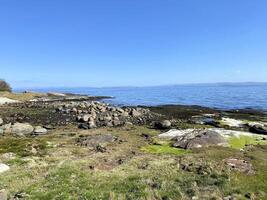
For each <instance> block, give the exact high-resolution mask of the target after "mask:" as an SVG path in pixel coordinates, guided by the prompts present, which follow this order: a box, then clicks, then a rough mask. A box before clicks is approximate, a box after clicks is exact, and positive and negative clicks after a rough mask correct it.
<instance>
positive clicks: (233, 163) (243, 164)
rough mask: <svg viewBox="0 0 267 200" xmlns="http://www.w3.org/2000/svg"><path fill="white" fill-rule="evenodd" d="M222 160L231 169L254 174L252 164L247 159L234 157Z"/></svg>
mask: <svg viewBox="0 0 267 200" xmlns="http://www.w3.org/2000/svg"><path fill="white" fill-rule="evenodd" d="M224 162H225V163H226V165H227V166H228V167H230V169H231V170H236V171H240V172H243V173H246V174H254V173H255V171H254V170H253V168H252V164H251V163H249V162H248V161H245V160H242V159H236V158H228V159H225V160H224Z"/></svg>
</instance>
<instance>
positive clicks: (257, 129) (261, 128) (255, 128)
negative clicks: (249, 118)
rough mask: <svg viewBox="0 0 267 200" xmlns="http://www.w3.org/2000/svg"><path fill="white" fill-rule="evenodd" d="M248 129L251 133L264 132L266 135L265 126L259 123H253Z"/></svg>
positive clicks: (266, 129)
mask: <svg viewBox="0 0 267 200" xmlns="http://www.w3.org/2000/svg"><path fill="white" fill-rule="evenodd" d="M249 131H250V132H251V133H257V134H264V135H267V128H265V127H264V126H261V125H254V126H252V127H250V128H249Z"/></svg>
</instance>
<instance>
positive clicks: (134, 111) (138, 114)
mask: <svg viewBox="0 0 267 200" xmlns="http://www.w3.org/2000/svg"><path fill="white" fill-rule="evenodd" d="M130 115H131V116H133V117H139V116H141V115H142V114H141V113H140V112H138V111H137V110H135V109H132V111H131V112H130Z"/></svg>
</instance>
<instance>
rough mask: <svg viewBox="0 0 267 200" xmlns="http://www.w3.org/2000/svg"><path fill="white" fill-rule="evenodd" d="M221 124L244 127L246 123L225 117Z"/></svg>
mask: <svg viewBox="0 0 267 200" xmlns="http://www.w3.org/2000/svg"><path fill="white" fill-rule="evenodd" d="M221 122H222V123H223V124H225V125H228V126H230V127H242V126H243V125H244V121H241V120H237V119H232V118H228V117H223V118H222V120H221Z"/></svg>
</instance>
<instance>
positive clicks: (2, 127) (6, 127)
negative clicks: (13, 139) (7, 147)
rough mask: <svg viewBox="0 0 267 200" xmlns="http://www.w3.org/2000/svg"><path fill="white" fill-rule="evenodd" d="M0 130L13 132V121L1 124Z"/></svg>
mask: <svg viewBox="0 0 267 200" xmlns="http://www.w3.org/2000/svg"><path fill="white" fill-rule="evenodd" d="M0 130H3V132H4V133H11V123H8V124H4V125H2V126H0Z"/></svg>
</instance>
